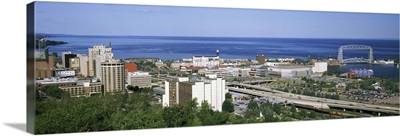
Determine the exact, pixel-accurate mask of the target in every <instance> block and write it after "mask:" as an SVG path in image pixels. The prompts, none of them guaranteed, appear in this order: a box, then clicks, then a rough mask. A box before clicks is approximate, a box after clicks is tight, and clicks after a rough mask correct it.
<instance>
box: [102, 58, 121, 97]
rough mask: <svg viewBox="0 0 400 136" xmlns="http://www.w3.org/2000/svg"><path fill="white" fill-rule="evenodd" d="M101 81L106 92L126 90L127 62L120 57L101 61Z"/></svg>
mask: <svg viewBox="0 0 400 136" xmlns="http://www.w3.org/2000/svg"><path fill="white" fill-rule="evenodd" d="M101 73H102V74H101V75H102V78H101V82H102V83H103V85H104V92H116V91H124V90H125V64H124V62H123V61H122V60H120V59H109V60H107V61H105V62H103V63H101Z"/></svg>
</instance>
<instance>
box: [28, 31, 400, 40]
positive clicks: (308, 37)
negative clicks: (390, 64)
mask: <svg viewBox="0 0 400 136" xmlns="http://www.w3.org/2000/svg"><path fill="white" fill-rule="evenodd" d="M37 34H43V35H63V36H107V37H123V36H125V37H129V36H132V37H206V38H260V39H261V38H276V39H355V40H400V38H344V37H342V38H340V37H315V38H314V37H261V36H183V35H174V36H171V35H167V36H166V35H164V36H163V35H101V34H100V35H91V34H60V33H58V34H55V33H41V32H38V33H35V35H37Z"/></svg>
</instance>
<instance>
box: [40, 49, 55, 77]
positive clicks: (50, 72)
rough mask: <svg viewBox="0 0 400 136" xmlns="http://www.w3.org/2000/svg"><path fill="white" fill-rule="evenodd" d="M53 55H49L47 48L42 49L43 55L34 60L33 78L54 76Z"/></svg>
mask: <svg viewBox="0 0 400 136" xmlns="http://www.w3.org/2000/svg"><path fill="white" fill-rule="evenodd" d="M55 66H56V64H55V56H53V55H49V51H48V48H46V49H45V51H44V57H42V58H37V59H36V60H35V78H36V79H38V78H50V77H54V71H55Z"/></svg>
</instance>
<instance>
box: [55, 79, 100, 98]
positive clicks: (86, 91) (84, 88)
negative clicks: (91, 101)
mask: <svg viewBox="0 0 400 136" xmlns="http://www.w3.org/2000/svg"><path fill="white" fill-rule="evenodd" d="M101 87H102V85H101V83H100V82H97V83H96V82H95V83H93V82H83V83H82V84H79V83H78V84H77V85H72V86H60V87H59V88H60V89H62V90H63V91H65V92H68V93H69V95H70V96H71V97H82V96H85V97H89V96H91V95H92V94H101V92H102V91H101V90H102V89H101Z"/></svg>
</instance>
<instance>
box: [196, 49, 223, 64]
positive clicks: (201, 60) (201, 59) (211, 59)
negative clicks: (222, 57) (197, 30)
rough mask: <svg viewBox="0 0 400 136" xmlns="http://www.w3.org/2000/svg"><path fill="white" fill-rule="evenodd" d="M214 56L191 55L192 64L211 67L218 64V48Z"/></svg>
mask: <svg viewBox="0 0 400 136" xmlns="http://www.w3.org/2000/svg"><path fill="white" fill-rule="evenodd" d="M215 54H216V56H193V58H192V66H194V67H213V66H216V65H219V64H220V62H219V50H217V51H216V52H215Z"/></svg>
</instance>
